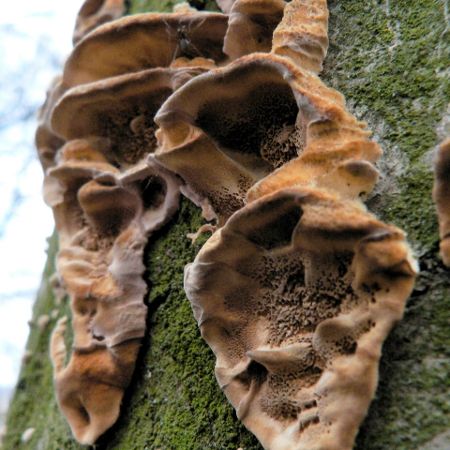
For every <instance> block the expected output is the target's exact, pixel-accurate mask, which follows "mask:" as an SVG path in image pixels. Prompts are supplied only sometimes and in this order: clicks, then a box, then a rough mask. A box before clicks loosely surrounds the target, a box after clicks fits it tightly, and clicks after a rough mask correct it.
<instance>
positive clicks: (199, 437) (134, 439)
mask: <svg viewBox="0 0 450 450" xmlns="http://www.w3.org/2000/svg"><path fill="white" fill-rule="evenodd" d="M201 223H202V220H201V218H200V214H199V211H198V209H197V208H195V207H194V206H193V205H191V204H189V203H188V202H187V201H183V203H182V207H181V210H180V211H179V214H178V216H177V218H176V220H175V222H174V223H173V224H171V225H169V226H167V227H166V228H165V229H164V230H162V231H161V232H160V233H158V235H157V236H155V238H154V239H152V243H151V244H150V246H149V248H148V257H147V267H148V281H149V284H150V286H151V290H150V296H149V309H150V317H149V320H148V328H149V334H148V336H147V338H146V340H145V343H144V346H143V351H142V354H143V358H142V360H141V362H140V363H139V366H138V368H137V370H136V377H135V380H134V382H133V393H132V395H131V396H130V397H129V398H128V399H127V401H126V402H125V405H124V410H123V414H122V416H121V418H120V420H119V422H118V424H117V426H116V427H115V428H114V429H113V430H112V431H111V432H110V433H108V435H107V436H105V439H104V445H105V447H104V448H108V449H109V448H114V449H131V448H136V449H144V448H145V449H155V450H156V449H158V448H161V449H180V450H181V449H183V450H185V449H186V450H189V449H221V450H222V449H223V450H226V449H230V450H236V449H237V448H238V447H240V446H241V447H244V448H245V449H246V450H251V449H257V448H260V447H259V445H258V444H257V442H256V440H255V439H254V438H253V437H252V436H251V435H250V434H249V433H248V432H247V431H246V430H245V429H244V428H243V427H242V425H240V424H239V422H238V421H237V419H236V418H235V414H234V412H233V409H232V407H231V406H230V405H229V404H228V402H227V401H226V399H225V396H224V395H223V394H222V393H221V392H220V389H219V387H218V386H217V383H216V380H215V377H214V357H213V354H212V352H211V350H210V349H209V348H208V346H207V345H206V344H205V343H204V342H203V340H202V339H201V337H200V334H199V331H198V327H197V324H196V322H195V319H194V317H193V315H192V310H191V307H190V304H189V301H188V300H187V298H186V296H185V294H184V291H183V269H184V266H185V265H186V264H187V263H188V262H190V261H192V260H193V258H194V256H195V253H196V252H197V251H198V250H199V248H200V247H201V243H200V242H199V243H196V244H195V245H192V244H191V242H190V240H189V239H188V238H186V234H187V233H189V232H192V231H195V230H196V229H197V228H198V227H199V226H200V225H201ZM101 448H103V447H101Z"/></svg>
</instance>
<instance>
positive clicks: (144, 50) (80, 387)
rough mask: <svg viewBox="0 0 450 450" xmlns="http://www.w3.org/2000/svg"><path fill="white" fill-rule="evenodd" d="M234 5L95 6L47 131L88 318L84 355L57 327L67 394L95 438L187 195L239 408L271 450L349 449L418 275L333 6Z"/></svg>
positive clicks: (208, 300)
mask: <svg viewBox="0 0 450 450" xmlns="http://www.w3.org/2000/svg"><path fill="white" fill-rule="evenodd" d="M218 4H219V6H220V7H221V9H222V11H224V13H212V12H197V11H196V10H193V9H192V8H190V7H189V5H186V4H184V5H182V6H181V7H179V8H177V9H176V10H175V12H174V13H172V14H166V13H164V14H159V13H146V14H138V15H134V16H128V17H122V18H118V17H119V16H121V15H122V14H123V12H124V5H125V2H124V1H123V0H86V1H85V3H84V4H83V6H82V8H81V10H80V12H79V16H78V19H77V24H76V29H75V33H74V42H76V45H75V47H74V49H73V51H72V53H71V55H70V56H69V58H68V60H67V62H66V64H65V67H64V71H63V74H62V76H61V77H60V78H58V79H56V80H55V82H54V83H53V86H52V88H51V89H50V91H49V93H48V96H47V100H46V103H45V105H44V106H43V108H42V110H41V114H40V125H39V128H38V131H37V133H36V144H37V147H38V151H39V155H40V159H41V162H42V165H43V167H44V170H45V181H44V196H45V199H46V201H47V203H48V204H49V205H50V206H51V207H52V208H53V211H54V216H55V222H56V227H57V230H58V235H59V246H60V251H59V253H58V256H57V271H58V279H59V280H60V282H61V286H62V288H64V289H65V290H66V292H67V294H68V296H69V298H70V306H71V313H72V317H71V326H72V329H73V348H72V351H71V355H70V358H69V361H68V363H67V364H66V360H67V358H68V356H67V349H66V345H65V334H66V329H67V326H68V319H67V318H63V319H61V320H60V321H59V322H58V324H57V326H56V328H55V330H54V332H53V334H52V338H51V345H50V353H51V358H52V361H53V365H54V377H55V388H56V395H57V399H58V403H59V405H60V408H61V410H62V412H63V414H64V415H65V416H66V418H67V420H68V422H69V425H70V427H71V429H72V432H73V434H74V436H75V438H76V439H77V440H78V441H79V442H81V443H83V444H93V443H94V442H95V441H96V440H97V438H98V437H99V436H100V435H101V434H102V433H103V432H105V431H106V430H107V429H108V428H109V427H110V426H111V425H113V423H114V422H115V421H116V419H117V417H118V415H119V411H120V403H121V400H122V397H123V393H124V390H125V389H126V387H127V386H128V384H129V382H130V380H131V375H132V372H133V369H134V365H135V361H136V358H137V353H138V350H139V346H140V341H141V339H142V337H143V336H144V333H145V331H146V330H145V325H146V305H145V304H144V295H145V293H146V290H147V286H146V284H145V282H144V280H143V277H142V275H143V272H144V264H143V253H144V247H145V245H146V243H147V240H148V238H149V237H151V234H152V232H153V231H154V230H156V229H158V228H160V227H161V226H162V225H164V224H165V223H166V222H167V221H168V220H169V219H170V217H171V216H172V215H173V214H174V212H175V210H176V209H177V207H178V197H179V193H180V192H183V193H184V194H185V195H186V196H187V197H189V198H190V199H191V200H192V201H193V202H194V203H196V204H197V205H199V206H201V207H202V209H203V215H204V217H205V218H206V219H207V220H213V219H216V220H217V224H215V225H212V224H207V225H206V226H204V227H203V228H201V229H203V230H204V229H209V230H212V231H213V234H212V236H211V237H210V238H209V240H208V241H207V242H206V244H205V245H204V246H203V248H202V249H201V250H200V252H199V253H198V255H197V257H196V258H195V261H194V262H193V263H191V264H190V265H188V266H187V268H186V271H185V288H186V292H187V295H188V297H189V299H190V301H191V303H192V307H193V310H194V315H195V317H196V319H197V321H198V323H199V326H200V329H201V333H202V335H203V337H204V338H205V340H206V341H207V343H208V344H209V345H210V346H211V348H212V350H213V351H214V353H215V355H216V358H217V364H216V377H217V379H218V381H219V384H220V386H221V387H222V389H223V390H224V392H225V394H226V395H227V397H228V399H229V400H230V402H231V403H232V405H233V406H234V407H235V408H236V410H237V413H238V416H239V417H240V419H241V420H242V421H243V423H244V424H245V425H246V426H247V427H248V428H249V429H250V430H251V431H252V432H253V433H254V434H255V435H256V436H257V438H258V439H259V440H260V441H261V443H262V445H263V446H264V447H265V448H267V449H273V450H294V449H295V450H301V449H305V450H306V449H312V448H314V449H324V450H325V449H327V450H332V449H336V450H345V449H350V448H351V446H352V444H353V441H354V437H355V435H356V432H357V429H358V427H359V424H360V423H361V421H362V419H363V417H364V415H365V414H366V411H367V408H368V405H369V403H370V401H371V399H372V397H373V395H374V392H375V388H376V383H377V368H378V361H379V358H380V354H381V346H382V343H383V341H384V339H385V338H386V336H387V334H388V332H389V330H390V329H391V328H392V326H393V325H394V323H395V322H396V321H397V320H399V319H400V318H401V316H402V313H403V308H404V305H405V301H406V298H407V297H408V295H409V293H410V291H411V289H412V284H413V281H414V277H415V274H416V270H417V268H416V266H415V262H414V261H413V259H412V257H411V255H410V251H409V247H408V245H407V244H406V241H405V237H404V235H403V233H402V232H401V231H400V230H399V229H397V228H395V227H394V226H390V225H386V224H383V223H382V222H380V221H378V220H377V219H376V218H375V217H374V216H372V215H371V214H370V213H368V212H367V211H366V209H365V207H364V206H363V204H362V202H361V199H362V198H363V197H364V195H365V194H367V193H369V192H370V191H371V190H372V189H373V186H374V184H375V182H376V180H377V177H378V172H377V170H376V168H375V166H374V164H375V163H376V161H377V159H378V158H379V156H380V154H381V149H380V147H379V146H378V144H377V143H375V142H373V141H371V140H370V139H369V136H370V132H369V131H368V130H367V129H366V124H365V123H363V122H359V121H358V120H357V119H356V118H355V117H354V116H353V115H352V114H351V113H350V112H349V111H348V110H347V109H346V106H345V99H344V97H343V96H342V95H341V94H340V93H339V92H337V91H335V90H334V89H331V88H329V87H327V86H326V85H325V84H324V83H323V82H322V81H321V80H320V79H319V78H318V76H317V74H318V73H319V72H320V71H321V68H322V62H323V59H324V57H325V55H326V52H327V48H328V36H327V28H328V9H327V2H326V1H325V0H292V1H291V2H285V1H283V0H267V1H266V0H236V1H235V0H218ZM107 21H109V23H104V22H107ZM158 127H159V129H158ZM449 148H450V145H448V143H447V144H444V145H443V147H442V149H441V156H440V159H439V161H438V163H437V181H436V187H435V199H436V203H437V207H438V212H439V215H440V218H441V219H442V220H441V236H442V238H443V244H442V245H441V249H442V252H443V254H445V255H447V253H448V252H447V250H446V249H447V247H446V242H447V240H448V239H447V238H448V235H449V233H450V231H449V230H450V225H449V224H448V222H449V220H447V219H448V217H449V214H448V212H449V211H450V208H449V207H448V206H449V199H450V195H449V189H448V186H449V185H448V183H447V182H446V180H447V178H448V176H449V175H448V172H449V167H450V163H449V161H450V157H448V156H449V155H448V154H449V152H447V150H448V149H449ZM192 236H193V237H194V238H195V236H196V234H193V235H192ZM446 239H447V240H446ZM446 252H447V253H446ZM446 257H447V256H446ZM448 258H449V259H450V257H448Z"/></svg>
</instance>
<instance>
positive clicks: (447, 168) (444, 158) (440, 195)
mask: <svg viewBox="0 0 450 450" xmlns="http://www.w3.org/2000/svg"><path fill="white" fill-rule="evenodd" d="M434 173H435V182H434V189H433V198H434V201H435V203H436V208H437V212H438V218H439V234H440V237H441V245H440V247H441V257H442V260H443V261H444V264H445V265H446V266H449V267H450V138H449V139H446V140H445V141H444V142H443V143H442V144H441V145H440V147H439V150H438V153H437V158H436V162H435V169H434Z"/></svg>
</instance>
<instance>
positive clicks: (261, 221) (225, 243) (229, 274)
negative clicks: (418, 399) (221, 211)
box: [185, 189, 416, 450]
mask: <svg viewBox="0 0 450 450" xmlns="http://www.w3.org/2000/svg"><path fill="white" fill-rule="evenodd" d="M415 271H416V267H415V263H414V261H413V260H412V258H411V257H410V255H409V249H408V246H407V245H406V243H405V240H404V236H403V233H402V232H401V231H400V230H398V229H397V228H395V227H393V226H388V225H385V224H383V223H381V222H379V221H378V220H376V219H375V218H374V217H373V216H371V215H370V214H368V213H367V212H365V211H364V210H363V209H362V208H361V207H357V206H354V205H352V204H348V203H344V202H342V201H340V200H339V199H338V198H337V197H334V196H332V195H331V194H329V193H325V192H319V191H317V190H311V189H309V190H308V189H305V190H299V189H296V190H283V191H278V192H276V193H275V194H273V195H268V196H265V197H263V198H261V199H259V200H257V201H255V202H252V203H250V204H249V205H247V206H245V207H244V208H242V209H241V210H239V211H238V212H236V213H235V214H234V215H233V216H232V217H231V218H230V219H229V220H228V222H227V223H226V224H225V226H224V227H223V228H221V229H220V230H218V231H217V232H216V233H215V234H213V236H212V237H211V238H210V239H209V240H208V241H207V243H206V244H205V245H204V247H203V248H202V249H201V250H200V252H199V254H198V255H197V257H196V259H195V261H194V263H192V264H191V265H188V266H187V268H186V272H185V289H186V292H187V295H188V297H189V299H190V301H191V303H192V307H193V310H194V315H195V318H196V319H197V321H198V324H199V326H200V330H201V333H202V336H203V338H204V339H205V340H206V341H207V342H208V344H209V345H210V347H211V348H212V350H213V352H214V354H215V356H216V358H217V361H216V377H217V380H218V382H219V385H220V386H221V388H222V389H223V390H224V392H225V394H226V396H227V397H228V399H229V400H230V402H231V403H232V404H233V406H234V407H235V408H236V412H237V415H238V417H239V418H240V419H241V420H242V421H243V422H244V424H245V425H246V426H247V428H249V429H250V431H252V432H253V433H254V434H255V435H256V437H257V438H258V439H259V440H260V442H261V443H262V445H263V446H264V448H267V449H269V448H270V449H277V450H293V449H296V450H300V449H305V450H306V449H312V448H314V449H327V450H329V449H336V450H344V449H350V448H352V445H353V440H354V437H355V435H356V432H357V429H358V427H359V424H360V422H361V421H362V419H363V417H364V415H365V414H366V411H367V408H368V405H369V403H370V401H371V399H372V397H373V396H374V393H375V388H376V383H377V370H378V360H379V358H380V354H381V345H382V343H383V341H384V339H385V337H386V336H387V334H388V332H389V331H390V329H391V328H392V326H393V324H394V323H395V322H396V321H398V320H399V319H400V318H401V316H402V313H403V308H404V305H405V301H406V299H407V297H408V295H409V293H410V292H411V290H412V286H413V280H414V275H415Z"/></svg>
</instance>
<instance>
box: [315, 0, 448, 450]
mask: <svg viewBox="0 0 450 450" xmlns="http://www.w3.org/2000/svg"><path fill="white" fill-rule="evenodd" d="M389 3H390V11H389V13H388V10H387V8H388V6H387V2H381V1H373V2H362V1H353V0H339V1H331V2H329V6H330V19H331V20H330V51H329V55H328V57H327V60H326V65H325V71H324V74H323V78H324V79H325V81H326V82H327V83H328V84H329V85H331V86H333V87H334V88H336V89H338V90H340V91H341V92H342V93H343V94H344V95H345V96H346V98H347V102H348V104H349V107H350V109H352V110H353V111H354V112H355V114H356V115H357V116H358V118H360V119H362V120H366V121H367V122H368V123H369V128H371V129H373V130H375V131H376V138H377V139H378V140H379V141H380V143H381V145H382V146H383V148H384V150H385V154H386V155H385V157H386V161H387V165H388V167H387V170H386V176H387V177H388V178H392V176H391V173H394V174H395V173H400V176H399V177H398V179H397V180H396V183H395V189H388V190H386V191H385V192H384V193H383V190H382V191H381V192H382V194H381V197H382V198H377V199H375V201H373V203H374V204H376V210H377V213H378V214H379V215H380V216H381V218H382V219H383V220H386V221H388V222H393V223H395V224H396V225H398V226H400V227H401V228H403V229H404V230H405V231H406V232H407V233H408V238H409V240H410V241H411V242H412V244H413V246H414V248H415V249H416V251H417V252H418V253H419V254H420V256H421V259H420V263H421V270H422V274H421V276H420V278H419V280H418V283H417V286H416V290H415V291H414V293H413V296H412V298H411V299H410V300H409V303H408V306H407V310H406V313H405V317H404V319H403V320H402V322H400V324H399V325H398V326H397V327H396V329H395V330H394V331H393V333H392V334H391V335H390V336H389V338H388V340H387V342H386V343H385V345H384V350H383V358H382V361H381V365H380V383H379V387H378V390H377V398H376V400H375V401H374V402H373V404H372V406H371V408H370V411H369V415H368V417H367V419H366V421H365V423H364V425H363V426H362V428H361V431H360V433H359V436H358V441H357V442H358V444H357V448H358V449H361V450H362V449H364V450H381V449H383V450H387V449H393V448H395V449H401V450H413V449H417V448H419V446H420V445H421V444H423V443H425V442H428V441H430V440H431V439H432V438H433V437H434V436H436V435H438V434H439V433H441V432H442V431H443V430H446V429H448V423H449V416H450V402H449V398H450V396H449V391H450V386H449V381H448V376H447V374H448V373H449V369H450V354H449V351H448V349H447V344H446V343H448V342H450V332H449V328H448V325H446V323H447V324H448V320H449V316H450V313H449V311H450V286H449V279H448V274H447V273H445V272H444V270H443V269H442V266H441V265H440V264H439V263H438V262H437V242H438V231H437V223H436V219H435V210H434V206H433V203H432V199H431V191H432V184H433V176H432V173H431V167H430V166H429V165H427V164H426V163H425V161H427V160H428V159H429V158H427V157H426V156H427V154H428V152H429V151H430V150H432V149H433V147H434V146H436V145H437V143H438V138H437V136H436V128H437V126H438V123H439V121H440V120H441V118H442V117H443V115H444V113H445V109H446V106H447V104H448V102H449V101H450V83H449V80H448V77H445V76H444V69H445V68H446V67H447V64H448V60H449V48H450V46H449V42H448V38H449V34H448V32H445V16H444V3H443V2H438V1H433V0H423V1H421V2H411V1H407V0H398V1H395V2H389ZM394 152H395V153H394ZM392 154H395V155H396V154H399V155H401V158H399V159H398V160H396V158H394V157H393V156H391V155H392ZM396 165H399V166H400V167H395V166H396ZM389 166H390V167H389ZM389 181H390V182H392V180H389ZM381 183H383V179H382V180H381ZM449 445H450V443H449Z"/></svg>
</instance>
